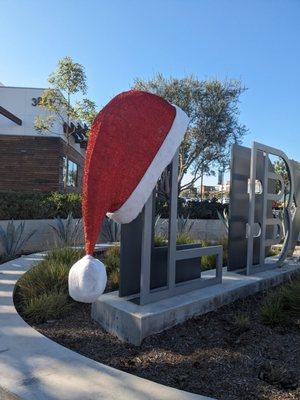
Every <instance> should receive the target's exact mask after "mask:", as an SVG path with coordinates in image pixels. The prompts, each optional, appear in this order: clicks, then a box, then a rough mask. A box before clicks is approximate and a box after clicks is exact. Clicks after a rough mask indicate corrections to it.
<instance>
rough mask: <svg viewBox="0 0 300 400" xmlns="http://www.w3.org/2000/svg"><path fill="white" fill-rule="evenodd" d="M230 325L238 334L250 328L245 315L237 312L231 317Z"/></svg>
mask: <svg viewBox="0 0 300 400" xmlns="http://www.w3.org/2000/svg"><path fill="white" fill-rule="evenodd" d="M232 325H233V328H234V331H235V332H236V333H238V334H240V333H243V332H246V331H248V330H249V329H250V320H249V317H248V316H247V315H243V314H237V315H235V316H234V317H233V321H232Z"/></svg>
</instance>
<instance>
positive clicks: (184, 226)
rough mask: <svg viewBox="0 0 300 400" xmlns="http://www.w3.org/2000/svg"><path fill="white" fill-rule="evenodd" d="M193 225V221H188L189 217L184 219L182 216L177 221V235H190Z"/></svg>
mask: <svg viewBox="0 0 300 400" xmlns="http://www.w3.org/2000/svg"><path fill="white" fill-rule="evenodd" d="M193 225H194V221H192V222H190V221H189V216H187V217H186V218H184V217H183V216H182V215H181V216H180V217H179V218H178V219H177V232H178V234H182V233H190V231H191V229H192V227H193Z"/></svg>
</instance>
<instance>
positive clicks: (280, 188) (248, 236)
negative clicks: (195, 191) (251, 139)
mask: <svg viewBox="0 0 300 400" xmlns="http://www.w3.org/2000/svg"><path fill="white" fill-rule="evenodd" d="M274 157H275V158H276V159H277V161H274ZM278 166H282V169H283V172H282V171H281V173H280V172H278ZM258 187H259V190H258ZM299 203H300V164H299V163H298V162H296V161H292V160H290V159H289V158H288V157H287V156H286V154H285V153H284V152H282V151H281V150H278V149H274V148H272V147H269V146H265V145H263V144H260V143H253V146H252V149H249V148H247V147H243V146H239V145H233V148H232V162H231V193H230V220H229V237H228V242H229V265H228V269H229V270H237V269H242V268H245V269H246V272H247V274H251V273H252V272H253V271H255V270H257V268H267V267H274V266H280V265H282V263H283V261H284V260H285V258H286V257H287V255H288V254H289V253H291V252H293V250H294V248H295V245H296V243H297V239H298V235H299V231H300V207H298V205H299ZM279 243H282V249H281V252H280V254H279V257H278V260H277V261H276V262H275V263H273V264H270V263H269V260H266V259H267V256H268V251H269V249H270V247H271V246H272V245H275V244H279Z"/></svg>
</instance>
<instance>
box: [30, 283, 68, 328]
mask: <svg viewBox="0 0 300 400" xmlns="http://www.w3.org/2000/svg"><path fill="white" fill-rule="evenodd" d="M71 308H72V303H71V302H70V301H69V299H68V295H67V294H66V293H65V292H59V291H57V292H56V291H52V292H50V293H43V294H40V295H39V296H37V297H33V298H31V299H30V300H28V301H27V302H26V303H25V304H24V305H23V309H22V312H23V315H24V316H25V317H26V319H28V320H29V321H30V322H31V323H42V322H46V321H48V320H51V319H58V318H61V317H63V316H64V315H65V314H66V313H67V312H69V311H70V309H71Z"/></svg>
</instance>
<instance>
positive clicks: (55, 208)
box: [0, 191, 81, 220]
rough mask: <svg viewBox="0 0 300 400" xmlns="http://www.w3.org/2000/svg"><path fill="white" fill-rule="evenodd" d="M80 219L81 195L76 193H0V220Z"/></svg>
mask: <svg viewBox="0 0 300 400" xmlns="http://www.w3.org/2000/svg"><path fill="white" fill-rule="evenodd" d="M70 213H72V215H73V216H74V218H81V195H80V194H77V193H58V192H53V193H24V192H13V191H9V192H3V191H2V192H0V219H4V220H5V219H48V218H49V219H52V218H55V217H58V216H59V217H61V218H67V216H68V214H70Z"/></svg>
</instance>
